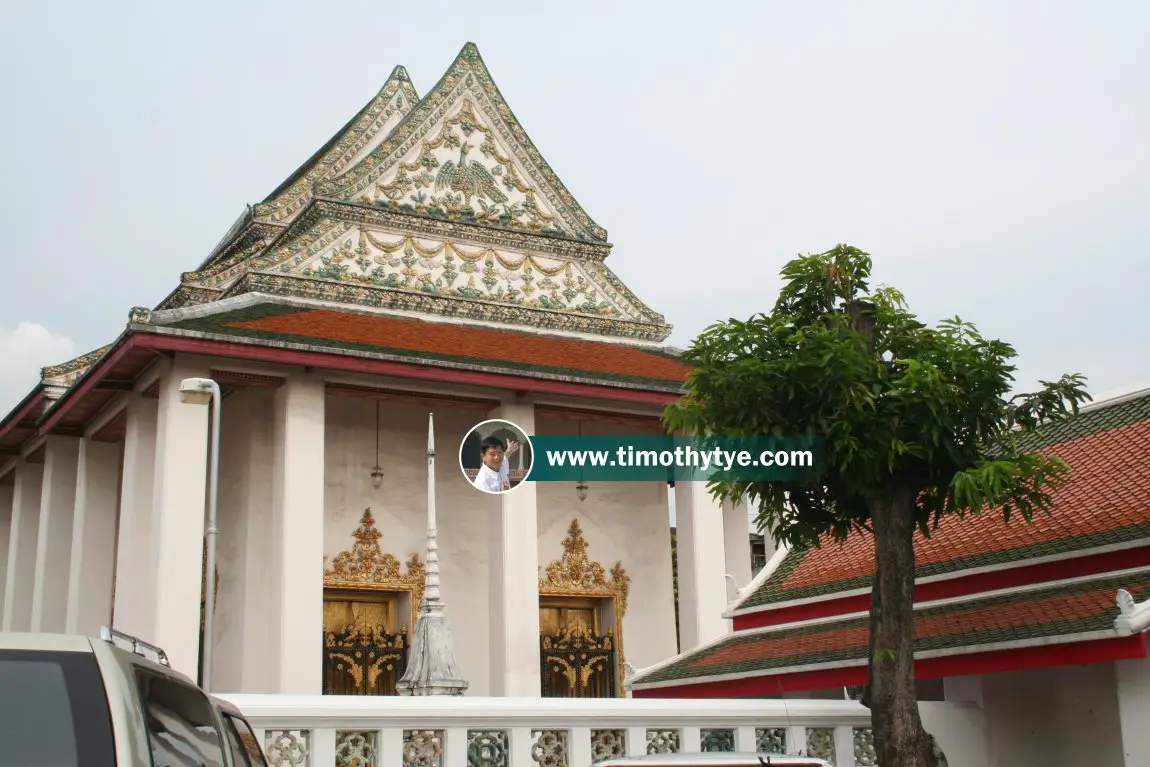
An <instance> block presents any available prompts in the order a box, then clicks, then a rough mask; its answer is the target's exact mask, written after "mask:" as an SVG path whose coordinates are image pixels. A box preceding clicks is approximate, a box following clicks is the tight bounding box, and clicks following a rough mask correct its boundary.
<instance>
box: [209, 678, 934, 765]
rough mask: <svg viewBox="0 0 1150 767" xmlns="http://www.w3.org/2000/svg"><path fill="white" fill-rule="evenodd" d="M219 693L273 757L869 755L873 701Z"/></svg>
mask: <svg viewBox="0 0 1150 767" xmlns="http://www.w3.org/2000/svg"><path fill="white" fill-rule="evenodd" d="M220 697H222V698H226V699H227V700H230V701H231V702H233V703H234V704H236V705H237V706H238V707H239V708H240V710H241V711H243V712H244V714H245V716H247V717H248V718H249V721H250V722H251V724H252V727H253V728H255V729H256V735H257V737H259V738H260V740H261V742H262V743H263V745H264V750H265V752H266V754H267V757H268V763H269V764H270V765H271V767H281V766H284V765H291V766H292V767H297V766H300V765H307V766H308V767H590V765H591V764H593V763H594V762H596V761H598V760H600V759H605V758H607V757H611V756H622V755H639V754H653V753H674V752H698V751H738V752H744V753H747V752H757V753H776V754H777V753H789V754H798V753H803V754H805V755H808V756H821V757H823V758H825V759H827V760H828V761H830V762H832V763H833V764H835V765H836V767H854V766H855V765H860V766H861V765H873V764H874V763H875V762H874V751H873V748H872V747H871V742H872V741H871V732H870V711H869V710H868V709H866V708H864V707H863V706H862V705H860V704H858V703H856V702H854V701H847V700H843V701H837V700H785V701H784V700H658V699H655V700H648V699H643V700H640V699H630V700H605V699H562V698H479V697H468V696H462V697H457V698H456V697H412V698H406V697H404V698H400V697H394V698H393V697H338V696H322V695H221V696H220ZM951 767H956V765H955V763H954V761H953V759H952V761H951Z"/></svg>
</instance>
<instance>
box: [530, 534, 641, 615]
mask: <svg viewBox="0 0 1150 767" xmlns="http://www.w3.org/2000/svg"><path fill="white" fill-rule="evenodd" d="M545 572H546V574H547V577H545V578H541V579H540V580H539V590H540V591H541V592H542V593H545V594H577V593H586V594H587V595H589V596H610V597H614V598H615V599H616V604H617V606H618V610H619V614H620V617H622V614H623V613H624V612H626V610H627V594H628V592H629V591H630V588H631V576H629V575H627V572H626V570H624V569H623V564H622V562H616V563H615V566H614V567H613V568H611V579H610V580H608V579H607V573H606V570H605V568H604V567H603V565H601V564H599V563H598V562H596V561H594V560H593V559H591V558H590V557H589V556H588V554H587V540H586V539H585V538H584V537H583V530H582V528H581V527H580V526H579V520H578V519H573V520H571V525H570V527H568V528H567V537H566V538H564V539H563V555H562V556H561V557H560V558H559V559H554V560H552V561H551V563H550V564H549V565H547V568H546V571H545Z"/></svg>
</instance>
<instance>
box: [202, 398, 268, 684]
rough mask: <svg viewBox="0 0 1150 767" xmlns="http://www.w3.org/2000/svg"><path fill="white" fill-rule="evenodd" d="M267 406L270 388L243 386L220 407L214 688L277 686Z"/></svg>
mask: <svg viewBox="0 0 1150 767" xmlns="http://www.w3.org/2000/svg"><path fill="white" fill-rule="evenodd" d="M272 404H273V402H272V392H271V391H270V390H267V389H241V390H238V391H236V392H235V393H233V394H231V395H229V396H228V397H227V399H225V400H224V405H223V408H222V410H221V424H220V442H221V445H220V499H219V534H218V535H217V550H216V555H217V565H216V566H217V569H218V571H219V578H220V584H219V592H218V597H217V603H216V621H215V627H214V630H215V657H214V663H213V666H214V673H213V685H214V687H213V689H215V690H234V689H241V690H243V691H244V692H253V693H254V692H274V691H275V690H276V689H277V686H276V684H275V682H274V680H273V679H272V678H271V666H270V663H269V661H270V657H271V656H270V640H271V637H270V636H269V631H270V628H269V627H270V621H271V620H272V618H273V615H274V613H273V611H272V607H271V603H272V600H273V594H274V591H273V589H272V584H271V580H270V573H269V568H270V566H271V550H270V548H269V547H270V544H271V542H272V540H273V536H272V530H271V504H272V484H271V483H272V458H271V457H272V445H271V434H272V418H273V410H272ZM245 647H247V648H249V650H248V652H246V653H245V651H244V650H245Z"/></svg>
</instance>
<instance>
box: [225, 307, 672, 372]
mask: <svg viewBox="0 0 1150 767" xmlns="http://www.w3.org/2000/svg"><path fill="white" fill-rule="evenodd" d="M222 326H223V327H227V328H235V329H240V330H248V331H256V332H262V333H272V334H276V335H289V336H296V337H299V338H307V339H313V340H317V341H320V340H322V341H335V342H340V343H345V344H352V345H366V346H373V347H379V348H381V349H393V350H401V351H406V352H413V353H417V354H426V355H439V356H445V357H456V358H470V359H475V360H492V361H500V362H509V363H514V364H518V365H524V366H539V367H550V368H562V369H567V370H580V371H586V372H590V373H600V374H609V375H619V376H630V377H634V378H642V379H648V380H660V381H668V382H682V381H684V380H685V379H686V375H687V371H688V368H687V366H686V365H684V364H683V363H681V362H679V361H678V360H676V359H675V358H674V357H672V356H671V355H669V354H664V353H660V352H658V351H653V350H646V349H641V348H638V347H634V346H627V345H623V344H615V343H607V342H597V341H585V340H581V339H573V338H562V337H558V336H549V335H542V334H536V333H529V332H517V331H512V330H496V329H491V328H482V327H466V326H463V325H456V324H452V323H444V322H425V321H421V320H407V319H399V318H395V317H383V316H375V315H367V314H354V313H350V312H338V311H329V310H322V309H317V310H305V311H298V312H294V313H290V314H280V315H278V316H270V317H260V318H256V319H248V320H238V321H235V322H224V323H222Z"/></svg>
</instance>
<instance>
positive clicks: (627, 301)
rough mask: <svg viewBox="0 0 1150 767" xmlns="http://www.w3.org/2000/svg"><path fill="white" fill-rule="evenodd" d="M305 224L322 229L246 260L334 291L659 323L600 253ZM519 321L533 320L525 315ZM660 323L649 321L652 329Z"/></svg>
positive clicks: (455, 311)
mask: <svg viewBox="0 0 1150 767" xmlns="http://www.w3.org/2000/svg"><path fill="white" fill-rule="evenodd" d="M311 232H312V233H313V234H319V233H322V234H321V236H319V237H318V238H317V239H313V240H310V241H309V243H308V244H307V246H305V245H304V244H302V243H301V244H300V245H299V246H298V247H296V248H287V247H284V248H282V249H277V251H276V252H275V253H273V254H270V256H269V257H268V258H261V259H260V260H259V262H258V263H257V264H254V265H253V266H257V267H258V268H259V269H261V270H265V271H268V272H271V273H274V274H277V275H290V276H292V277H297V278H307V279H310V280H324V281H331V282H336V283H340V285H341V286H342V287H337V286H334V285H333V286H332V288H331V291H330V292H331V293H332V294H333V295H335V294H337V293H339V294H346V288H347V287H350V286H355V287H358V288H362V289H368V290H370V289H375V290H381V291H403V292H411V293H418V294H423V295H426V296H429V297H430V296H435V297H438V298H440V299H443V298H447V299H460V300H464V301H469V302H470V301H476V302H484V303H494V304H502V305H505V306H513V307H520V308H523V309H542V310H548V311H557V312H564V313H569V314H576V315H585V316H588V317H596V318H602V319H610V320H616V321H623V322H629V323H642V324H644V325H654V326H661V325H662V323H663V317H662V316H661V315H659V314H658V313H656V312H654V311H652V310H651V309H650V308H649V307H647V306H646V305H645V304H643V303H642V302H641V301H640V300H639V299H638V298H636V297H635V296H634V295H633V294H632V293H631V292H630V291H629V290H627V288H626V287H624V286H623V284H622V283H621V282H619V280H618V279H616V278H615V277H614V275H613V274H611V273H610V271H609V270H608V269H607V268H606V266H604V265H603V263H602V262H600V261H594V260H588V259H582V258H575V257H570V256H564V255H556V254H554V253H549V252H546V251H536V250H531V249H525V248H520V249H515V250H513V249H511V248H509V247H498V246H492V245H491V244H486V243H477V242H469V241H467V240H465V239H460V238H453V237H450V236H434V235H426V236H420V235H419V234H413V233H411V232H405V231H402V230H399V229H389V228H383V227H369V226H366V225H363V224H352V223H349V222H344V221H338V220H331V221H329V222H325V223H322V224H319V225H317V226H315V227H312V229H311ZM281 279H282V278H281ZM371 303H373V304H377V303H378V302H377V301H371ZM429 303H430V302H429ZM461 311H462V310H461V309H459V308H455V309H452V310H451V313H452V314H459V313H460V312H461ZM464 314H466V312H464ZM524 322H525V324H531V323H532V321H531V319H530V317H525V318H524ZM659 330H660V328H652V331H654V332H653V335H655V336H658V335H659V332H658V331H659Z"/></svg>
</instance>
